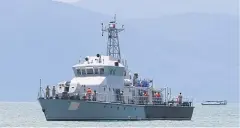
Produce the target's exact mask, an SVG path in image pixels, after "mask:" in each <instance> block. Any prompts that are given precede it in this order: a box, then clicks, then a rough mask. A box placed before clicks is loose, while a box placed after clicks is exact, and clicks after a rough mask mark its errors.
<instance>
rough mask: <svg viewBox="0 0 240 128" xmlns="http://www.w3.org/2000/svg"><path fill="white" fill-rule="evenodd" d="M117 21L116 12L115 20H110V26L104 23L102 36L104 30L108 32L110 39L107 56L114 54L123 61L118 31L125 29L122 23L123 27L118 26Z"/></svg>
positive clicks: (113, 55)
mask: <svg viewBox="0 0 240 128" xmlns="http://www.w3.org/2000/svg"><path fill="white" fill-rule="evenodd" d="M116 25H117V21H116V14H115V16H114V20H113V21H110V22H109V24H108V26H105V27H104V26H103V23H102V36H103V33H104V32H107V33H108V41H107V56H112V57H114V58H117V59H118V60H119V61H121V52H120V46H119V39H118V33H119V32H121V31H123V30H124V28H123V26H124V25H122V28H117V26H116Z"/></svg>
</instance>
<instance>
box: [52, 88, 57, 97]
mask: <svg viewBox="0 0 240 128" xmlns="http://www.w3.org/2000/svg"><path fill="white" fill-rule="evenodd" d="M55 95H56V88H55V86H53V89H52V97H53V98H54V97H55Z"/></svg>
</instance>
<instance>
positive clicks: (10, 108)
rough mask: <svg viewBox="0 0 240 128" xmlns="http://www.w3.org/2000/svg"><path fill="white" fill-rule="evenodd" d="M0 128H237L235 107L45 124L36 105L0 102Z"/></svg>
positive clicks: (197, 108) (235, 105)
mask: <svg viewBox="0 0 240 128" xmlns="http://www.w3.org/2000/svg"><path fill="white" fill-rule="evenodd" d="M0 127H239V104H238V103H229V104H227V105H216V106H215V105H213V106H207V105H205V106H202V105H201V104H195V109H194V113H193V116H192V120H190V121H167V120H155V121H75V122H72V121H66V122H65V121H46V120H45V117H44V114H43V112H42V109H41V107H40V105H39V104H38V102H26V103H23V102H0Z"/></svg>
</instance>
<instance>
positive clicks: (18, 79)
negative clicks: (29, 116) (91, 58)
mask: <svg viewBox="0 0 240 128" xmlns="http://www.w3.org/2000/svg"><path fill="white" fill-rule="evenodd" d="M0 3H1V4H0V21H1V22H0V42H1V51H0V58H1V63H0V71H1V74H0V77H1V78H2V80H3V81H2V85H4V86H3V87H2V89H3V90H11V94H14V95H13V96H8V95H9V92H8V91H3V93H1V94H0V100H35V98H36V95H37V89H38V86H39V85H38V83H39V78H42V79H43V84H56V83H57V82H59V81H62V80H68V79H70V78H71V77H72V70H71V66H72V65H74V64H75V63H77V62H78V59H79V58H80V56H82V57H85V56H87V55H95V54H96V53H101V54H105V51H106V42H105V41H106V39H105V37H102V36H101V26H100V23H101V22H102V21H107V20H110V19H111V17H109V16H106V15H102V14H98V13H93V12H90V11H88V10H84V9H81V8H79V7H74V6H71V5H67V4H63V3H57V2H52V1H48V0H40V1H32V0H22V1H21V2H20V1H18V0H5V1H1V2H0ZM120 21H121V23H123V24H125V27H126V31H125V32H122V33H121V34H120V43H121V44H120V45H121V50H122V54H124V56H125V58H127V59H128V63H129V66H130V68H131V69H132V70H133V71H134V72H139V73H140V75H143V76H149V77H150V78H154V81H155V82H154V83H155V84H156V86H158V87H162V86H163V85H164V84H168V86H170V87H172V88H173V89H172V90H173V91H175V94H176V93H178V92H180V91H181V92H182V93H183V94H184V95H190V96H193V97H195V98H197V99H199V100H202V99H207V98H208V97H210V96H211V99H226V97H227V98H228V99H229V100H230V99H233V100H235V101H236V100H237V98H236V97H237V96H238V90H237V89H236V88H237V87H238V83H237V82H238V72H237V71H238V70H237V69H238V67H237V64H238V56H237V55H238V54H237V51H238V47H237V46H238V19H237V18H236V17H232V16H228V15H208V14H199V13H194V14H185V15H171V16H164V17H161V18H159V19H138V20H127V21H126V20H121V19H120ZM23 92H25V93H23ZM213 94H214V95H213Z"/></svg>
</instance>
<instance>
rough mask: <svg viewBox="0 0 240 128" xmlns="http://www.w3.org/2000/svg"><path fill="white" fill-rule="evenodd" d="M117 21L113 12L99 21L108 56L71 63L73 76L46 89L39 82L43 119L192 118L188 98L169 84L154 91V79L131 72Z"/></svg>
mask: <svg viewBox="0 0 240 128" xmlns="http://www.w3.org/2000/svg"><path fill="white" fill-rule="evenodd" d="M116 25H117V22H116V16H115V18H114V20H113V21H111V22H109V24H108V25H107V26H105V27H103V26H104V25H103V23H102V36H103V33H104V32H107V33H108V37H107V38H108V45H107V55H100V54H96V55H95V56H87V57H86V58H85V59H84V60H83V61H80V62H79V63H78V64H76V65H74V66H73V67H72V69H73V72H74V75H75V76H74V78H72V79H71V80H70V81H63V82H60V83H58V84H57V85H55V87H54V88H52V87H50V86H49V85H48V86H47V88H46V91H45V92H44V89H43V88H42V86H41V84H40V90H39V95H38V101H39V103H40V105H41V108H42V111H43V113H44V115H45V118H46V120H47V121H91V120H161V119H163V120H191V118H192V114H193V110H194V106H193V104H192V100H189V99H187V98H183V99H179V100H177V99H176V98H172V97H171V89H170V88H158V89H156V88H154V87H153V80H148V79H140V78H139V75H138V73H134V74H132V73H131V72H130V70H129V69H128V66H127V61H126V60H124V59H121V54H120V47H119V40H118V33H119V32H121V31H123V30H124V28H123V26H122V28H117V26H116ZM50 89H51V91H50ZM50 92H52V94H51V95H50ZM179 101H181V102H179Z"/></svg>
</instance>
